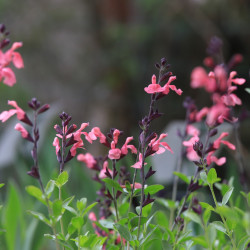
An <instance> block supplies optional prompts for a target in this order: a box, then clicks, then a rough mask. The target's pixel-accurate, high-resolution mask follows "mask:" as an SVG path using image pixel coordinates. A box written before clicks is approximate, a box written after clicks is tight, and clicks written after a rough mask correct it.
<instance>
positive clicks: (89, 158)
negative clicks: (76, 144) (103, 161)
mask: <svg viewBox="0 0 250 250" xmlns="http://www.w3.org/2000/svg"><path fill="white" fill-rule="evenodd" d="M77 160H78V161H81V162H84V163H85V164H86V166H87V167H88V168H90V169H92V168H94V166H95V164H96V160H95V158H94V157H93V155H91V154H90V153H86V154H85V155H84V154H79V155H78V156H77Z"/></svg>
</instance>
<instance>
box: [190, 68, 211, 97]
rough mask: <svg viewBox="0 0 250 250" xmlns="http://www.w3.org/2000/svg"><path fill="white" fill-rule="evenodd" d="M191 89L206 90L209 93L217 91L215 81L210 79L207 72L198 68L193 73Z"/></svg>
mask: <svg viewBox="0 0 250 250" xmlns="http://www.w3.org/2000/svg"><path fill="white" fill-rule="evenodd" d="M190 85H191V87H192V88H202V87H203V88H205V89H206V91H207V92H213V91H215V89H216V82H215V80H214V79H211V78H209V77H208V74H207V72H206V71H205V69H204V68H202V67H196V68H194V69H193V71H192V73H191V84H190Z"/></svg>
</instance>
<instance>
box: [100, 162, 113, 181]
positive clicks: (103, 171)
mask: <svg viewBox="0 0 250 250" xmlns="http://www.w3.org/2000/svg"><path fill="white" fill-rule="evenodd" d="M107 171H108V172H109V174H110V175H111V176H112V175H113V171H112V170H110V169H109V168H108V162H107V161H105V162H104V163H103V166H102V170H101V171H100V173H99V178H100V179H104V178H107V177H108V176H107V175H106V172H107Z"/></svg>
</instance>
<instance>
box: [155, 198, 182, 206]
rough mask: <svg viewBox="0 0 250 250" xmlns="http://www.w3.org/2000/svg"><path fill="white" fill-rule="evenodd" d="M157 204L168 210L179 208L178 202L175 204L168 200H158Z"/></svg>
mask: <svg viewBox="0 0 250 250" xmlns="http://www.w3.org/2000/svg"><path fill="white" fill-rule="evenodd" d="M156 202H158V203H160V204H161V205H163V206H164V207H166V208H170V209H171V208H177V206H178V202H174V201H172V200H167V199H163V198H158V199H157V200H156Z"/></svg>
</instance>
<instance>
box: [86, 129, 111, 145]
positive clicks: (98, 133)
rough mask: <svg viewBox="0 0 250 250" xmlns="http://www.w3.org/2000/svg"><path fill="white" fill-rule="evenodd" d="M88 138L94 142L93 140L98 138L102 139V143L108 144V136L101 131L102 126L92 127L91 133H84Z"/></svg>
mask: <svg viewBox="0 0 250 250" xmlns="http://www.w3.org/2000/svg"><path fill="white" fill-rule="evenodd" d="M84 134H85V138H86V140H88V141H89V142H91V143H92V140H93V141H94V140H96V139H97V138H99V139H100V143H102V144H106V143H107V139H106V136H105V135H104V134H103V133H102V132H101V130H100V128H98V127H94V128H92V130H91V132H89V133H84Z"/></svg>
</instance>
